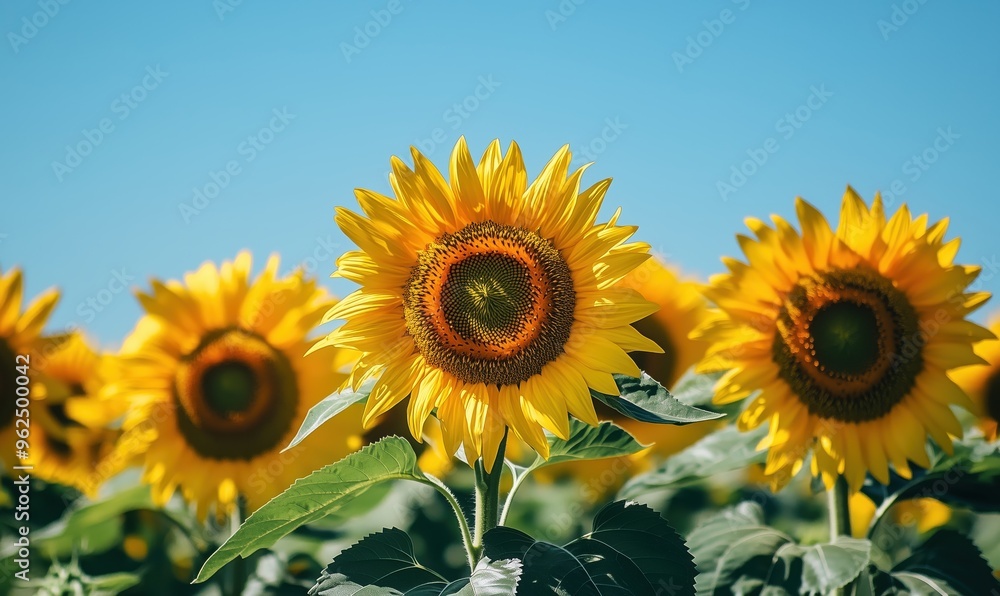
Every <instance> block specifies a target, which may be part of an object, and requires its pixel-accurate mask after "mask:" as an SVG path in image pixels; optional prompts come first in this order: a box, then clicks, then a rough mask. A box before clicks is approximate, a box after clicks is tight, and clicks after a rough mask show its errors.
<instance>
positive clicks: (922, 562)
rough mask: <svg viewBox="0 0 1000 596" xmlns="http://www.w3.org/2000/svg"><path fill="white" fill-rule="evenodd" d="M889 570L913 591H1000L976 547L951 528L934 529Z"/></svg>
mask: <svg viewBox="0 0 1000 596" xmlns="http://www.w3.org/2000/svg"><path fill="white" fill-rule="evenodd" d="M891 573H892V576H893V577H894V578H896V579H897V580H899V581H901V582H903V583H904V584H906V586H907V587H908V588H909V589H910V590H912V591H913V592H914V593H916V594H997V593H1000V580H997V578H995V577H994V576H993V571H992V569H990V566H989V564H988V563H987V562H986V560H985V559H983V556H982V553H980V552H979V548H978V547H976V545H975V544H974V543H973V542H972V540H970V539H969V538H968V537H967V536H963V535H962V534H959V533H958V532H955V531H952V530H939V531H938V532H935V533H934V535H932V536H931V537H930V538H928V539H927V540H926V541H924V543H923V544H921V545H920V546H919V547H917V548H916V549H915V550H914V551H913V555H911V556H910V557H909V558H908V559H906V560H904V561H903V562H901V563H899V564H898V565H896V566H895V567H893V568H892V572H891Z"/></svg>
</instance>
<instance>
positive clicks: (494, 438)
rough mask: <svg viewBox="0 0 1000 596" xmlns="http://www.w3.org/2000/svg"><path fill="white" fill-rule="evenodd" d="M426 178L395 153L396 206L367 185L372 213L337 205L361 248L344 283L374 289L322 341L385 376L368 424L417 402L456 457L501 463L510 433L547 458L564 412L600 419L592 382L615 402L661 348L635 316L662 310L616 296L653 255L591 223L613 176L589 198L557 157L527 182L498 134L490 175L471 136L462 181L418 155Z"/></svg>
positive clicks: (339, 315)
mask: <svg viewBox="0 0 1000 596" xmlns="http://www.w3.org/2000/svg"><path fill="white" fill-rule="evenodd" d="M412 153H413V160H414V168H415V169H414V170H410V169H409V168H408V167H407V166H406V165H405V164H403V162H402V161H401V160H399V159H398V158H395V157H394V158H392V160H391V161H392V174H391V175H390V182H391V184H392V187H393V190H394V191H395V194H396V198H395V199H392V198H389V197H386V196H383V195H380V194H378V193H375V192H372V191H369V190H363V189H358V190H356V191H355V193H356V196H357V198H358V202H359V203H360V205H361V208H362V209H363V210H364V212H365V214H366V215H367V217H366V216H363V215H359V214H356V213H354V212H352V211H349V210H347V209H344V208H340V207H338V208H337V223H338V225H339V226H340V228H341V229H342V230H343V231H344V233H345V234H346V235H347V236H348V237H349V238H351V240H353V241H354V242H355V243H356V244H357V245H358V246H359V247H360V248H361V249H362V250H360V251H352V252H349V253H347V254H345V255H344V256H342V257H341V258H340V260H339V261H338V270H337V272H336V275H339V276H341V277H344V278H347V279H349V280H351V281H354V282H357V283H358V284H360V285H361V286H362V287H361V289H360V290H358V291H356V292H354V293H353V294H351V295H350V296H348V297H346V298H344V300H343V301H341V302H340V304H338V305H337V306H335V307H334V308H332V309H331V310H330V312H328V313H327V315H326V317H325V318H324V322H327V321H331V320H334V319H345V320H346V322H345V323H344V324H343V325H342V326H341V327H340V328H338V329H337V330H335V331H334V332H332V333H331V334H329V335H328V336H327V337H326V338H325V339H323V340H321V341H320V342H318V343H317V344H316V346H315V347H316V348H320V347H323V346H337V347H344V348H351V349H355V350H358V351H359V352H361V353H362V357H361V360H360V362H359V363H358V364H357V366H355V368H354V371H353V374H352V378H351V383H352V384H353V385H355V386H357V385H358V384H359V383H360V382H361V381H362V380H364V379H366V378H368V377H372V376H373V375H376V374H378V375H380V378H379V380H378V382H377V383H376V385H375V387H374V390H373V391H372V393H371V396H370V397H369V399H368V402H367V406H366V409H365V418H364V422H365V424H366V425H370V424H371V423H372V421H373V420H374V419H375V417H377V416H378V415H380V414H382V413H383V412H386V411H388V410H389V409H390V408H392V407H393V406H395V405H396V404H398V403H399V402H400V401H402V400H404V399H406V397H407V396H410V401H409V405H408V409H407V414H408V416H407V418H408V421H409V427H410V432H411V434H412V435H413V436H414V437H420V434H421V429H422V428H423V423H424V420H425V419H426V418H427V417H428V416H429V415H430V414H431V412H432V411H433V410H434V409H435V408H436V409H437V417H438V418H439V419H440V420H441V422H442V426H443V429H442V432H443V435H444V443H445V445H446V449H447V451H448V452H449V453H454V452H455V450H456V449H457V448H458V446H459V444H462V445H464V448H465V451H466V454H467V455H468V456H469V461H473V460H475V459H476V458H478V457H479V456H480V455H481V456H483V460H484V463H485V467H486V469H487V470H490V469H492V467H493V463H494V461H495V459H496V454H497V450H498V448H499V444H500V441H501V439H502V438H503V437H504V433H505V429H506V428H507V427H509V428H511V429H512V430H513V431H514V433H515V434H516V435H517V437H518V438H520V439H521V440H522V441H524V442H525V443H527V444H528V445H530V446H531V447H532V448H533V449H535V450H536V451H538V452H539V453H541V454H542V455H543V456H547V454H548V444H547V443H546V441H545V436H544V434H543V432H542V429H543V428H546V429H548V430H550V431H552V432H553V433H554V434H556V435H557V436H560V437H566V436H567V435H568V433H569V420H568V414H572V415H574V416H576V417H577V418H579V419H581V420H583V421H585V422H587V423H589V424H596V423H597V421H598V419H597V413H596V412H595V411H594V404H593V402H592V400H591V397H590V392H589V389H590V388H593V389H596V390H598V391H602V392H604V393H611V394H616V395H617V393H618V389H617V386H616V385H615V382H614V379H613V378H612V373H624V374H629V375H638V374H639V368H638V367H637V366H636V365H635V363H634V362H632V360H631V359H630V358H629V357H628V354H627V353H626V352H628V351H631V350H648V351H659V348H658V347H657V346H656V344H655V343H654V342H652V341H650V340H649V339H647V338H645V337H643V336H642V335H641V334H640V333H639V332H638V331H636V330H635V329H634V328H633V327H632V326H631V323H633V322H635V321H637V320H639V319H642V318H643V317H645V316H647V315H649V314H651V313H652V312H654V311H655V310H656V306H655V305H654V304H652V303H650V302H648V301H646V300H645V299H643V298H642V297H641V296H640V295H639V293H638V292H636V291H635V290H631V289H627V288H614V287H613V286H614V285H615V284H616V283H617V282H618V281H620V280H621V279H622V278H623V277H624V276H625V275H627V274H628V273H629V272H630V271H632V270H633V269H635V268H636V267H637V266H639V265H640V264H641V263H642V262H643V261H645V260H646V259H647V258H648V257H649V253H648V250H649V245H647V244H644V243H628V244H626V243H625V241H626V240H627V239H628V238H629V237H630V236H631V235H632V234H633V233H634V232H635V230H636V228H635V227H632V226H618V225H617V220H618V216H619V213H620V210H619V213H616V214H615V215H614V216H613V217H612V218H611V221H610V222H608V223H606V224H597V225H595V219H596V217H597V213H598V210H599V209H600V206H601V202H602V200H603V198H604V194H605V192H606V191H607V189H608V186H609V184H610V182H611V181H610V180H602V181H600V182H598V183H596V184H595V185H593V186H591V187H590V188H588V189H586V190H583V191H582V192H581V191H580V178H581V176H582V174H583V169H584V168H580V169H579V170H576V171H575V172H573V173H572V174H569V164H570V160H571V155H570V152H569V149H568V147H563V148H562V149H560V150H559V151H558V152H557V153H556V154H555V156H554V157H553V158H552V159H551V160H550V161H549V162H548V164H547V165H546V166H545V168H544V169H543V170H542V173H541V174H540V175H539V177H538V178H537V179H536V180H535V181H534V182H533V183H532V184H531V185H530V186H529V185H527V176H526V173H525V169H524V161H523V159H522V157H521V151H520V149H519V148H518V146H517V144H516V143H511V145H510V148H509V150H508V151H507V154H506V155H503V154H502V153H501V150H500V143H499V141H494V142H492V143H491V144H490V145H489V147H488V148H487V149H486V152H485V154H484V155H483V157H482V159H481V160H480V162H479V165H478V167H477V166H476V164H475V163H474V162H473V160H472V156H471V155H470V154H469V150H468V148H467V147H466V144H465V139H464V138H463V139H459V141H458V144H457V145H456V146H455V150H454V151H453V152H452V155H451V164H450V179H451V180H450V185H449V183H447V182H446V181H445V180H444V178H443V177H442V175H441V174H440V173H439V172H438V170H437V169H436V168H435V167H434V166H433V165H432V164H431V163H430V162H429V161H428V160H427V158H425V157H424V156H423V155H421V154H420V152H418V151H417V150H416V149H413V150H412Z"/></svg>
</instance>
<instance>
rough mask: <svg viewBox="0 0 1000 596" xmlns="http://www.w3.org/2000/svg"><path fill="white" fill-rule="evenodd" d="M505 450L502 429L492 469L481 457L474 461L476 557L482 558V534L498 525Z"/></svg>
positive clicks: (505, 436)
mask: <svg viewBox="0 0 1000 596" xmlns="http://www.w3.org/2000/svg"><path fill="white" fill-rule="evenodd" d="M506 450H507V429H506V428H504V430H503V438H502V439H500V448H499V449H498V450H497V456H496V459H495V460H494V462H493V471H492V472H487V471H486V467H485V466H484V465H483V459H482V458H479V459H477V460H476V463H475V470H476V534H475V537H474V538H473V546H474V549H475V555H476V559H477V560H478V559H480V558H482V549H483V536H485V535H486V533H487V532H489V531H490V530H492V529H493V528H495V527H497V526H498V525H500V479H501V478H502V477H503V466H504V464H503V460H504V453H505V452H506Z"/></svg>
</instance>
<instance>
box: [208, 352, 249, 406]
mask: <svg viewBox="0 0 1000 596" xmlns="http://www.w3.org/2000/svg"><path fill="white" fill-rule="evenodd" d="M256 386H257V380H256V378H255V377H254V374H253V370H251V369H250V367H249V366H247V365H246V364H244V363H243V362H240V361H231V362H223V363H222V364H216V365H215V366H212V367H211V368H209V369H208V370H206V371H205V374H204V375H202V377H201V391H202V395H204V396H205V404H206V405H207V406H208V407H209V408H211V409H212V410H213V411H214V412H215V413H216V414H219V415H221V416H232V415H234V414H238V413H240V412H245V411H247V410H249V409H250V407H251V406H252V405H253V402H254V394H255V393H256V392H257V387H256Z"/></svg>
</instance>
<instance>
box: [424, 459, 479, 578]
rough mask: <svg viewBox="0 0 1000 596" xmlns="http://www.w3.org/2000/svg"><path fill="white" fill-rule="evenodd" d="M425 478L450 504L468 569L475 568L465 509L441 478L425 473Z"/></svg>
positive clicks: (473, 569)
mask: <svg viewBox="0 0 1000 596" xmlns="http://www.w3.org/2000/svg"><path fill="white" fill-rule="evenodd" d="M426 476H427V479H428V480H429V481H430V484H431V486H433V487H434V488H436V489H437V491H438V492H439V493H441V494H442V495H444V498H445V500H446V501H448V504H449V505H451V509H452V511H454V512H455V517H456V518H457V519H458V527H459V529H460V530H461V532H462V544H464V545H465V553H466V556H467V557H468V560H469V571H470V572H472V571H475V570H476V562H477V560H478V555H477V552H478V551H477V550H476V547H475V545H474V543H473V539H472V533H471V532H470V531H469V521H468V520H467V519H466V518H465V511H463V510H462V506H461V505H460V504H459V503H458V499H456V498H455V495H454V494H453V493H452V492H451V489H449V488H448V486H447V485H446V484H445V483H444V482H442V481H441V480H439V479H437V478H435V477H434V476H431V475H430V474H426Z"/></svg>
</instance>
